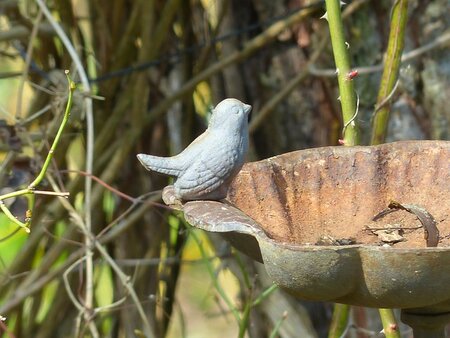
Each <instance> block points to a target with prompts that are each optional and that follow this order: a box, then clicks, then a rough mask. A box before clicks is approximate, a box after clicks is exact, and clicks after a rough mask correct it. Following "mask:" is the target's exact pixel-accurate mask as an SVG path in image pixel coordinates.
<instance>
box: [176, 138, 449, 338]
mask: <svg viewBox="0 0 450 338" xmlns="http://www.w3.org/2000/svg"><path fill="white" fill-rule="evenodd" d="M449 201H450V142H445V141H408V142H397V143H391V144H384V145H380V146H371V147H325V148H318V149H308V150H301V151H296V152H292V153H287V154H283V155H280V156H276V157H273V158H269V159H266V160H263V161H260V162H253V163H248V164H246V165H245V166H244V167H243V169H242V170H241V172H240V173H239V175H238V176H237V177H236V178H235V180H234V181H233V184H232V186H231V187H230V189H229V193H228V197H227V200H226V201H224V202H223V203H222V202H215V201H193V202H187V203H185V204H184V205H183V208H182V210H183V212H184V215H185V218H186V220H187V221H188V222H189V223H191V224H192V225H194V226H196V227H199V228H202V229H204V230H207V231H212V232H220V233H223V234H224V235H225V236H226V237H227V238H228V239H229V240H230V242H231V243H232V244H233V245H235V246H236V247H237V248H238V249H239V250H241V251H243V252H244V253H246V254H248V255H249V256H251V257H253V258H254V259H257V260H260V261H262V262H263V263H264V264H265V268H266V270H267V272H268V274H269V275H270V277H271V278H272V279H273V281H274V282H275V283H276V284H278V285H279V286H280V287H282V288H283V289H285V290H287V291H288V292H290V293H291V294H293V295H295V296H296V297H298V298H300V299H304V300H315V301H332V302H338V303H346V304H353V305H360V306H368V307H377V308H401V309H402V316H403V319H404V321H405V322H407V323H408V324H410V325H411V326H413V328H414V332H415V335H416V337H425V336H426V337H434V336H436V337H441V336H442V332H443V330H442V328H443V326H444V325H445V324H446V323H447V322H449V321H450V315H449V314H450V268H448V267H449V266H450V248H449V247H448V245H449V238H450V203H449ZM389 204H391V208H392V209H394V208H395V209H400V210H399V211H396V212H392V213H389V211H390V210H386V208H387V207H388V205H389ZM393 205H394V206H393ZM417 210H419V212H418V213H415V211H417ZM408 211H409V212H412V213H409V212H408ZM380 212H382V214H381V215H378V219H377V220H375V221H374V220H373V219H374V216H375V215H377V214H379V213H380ZM388 213H389V215H384V214H388ZM383 232H384V233H388V234H389V233H394V232H396V235H398V236H400V237H395V236H394V237H395V238H396V239H390V240H389V238H390V237H389V236H388V237H384V236H381V235H380V234H382V233H383ZM386 238H388V239H386ZM430 238H431V240H430ZM433 238H434V239H433ZM427 245H428V246H430V245H433V246H435V245H437V247H427ZM433 332H434V333H433ZM433 334H435V335H434V336H433ZM442 337H443V336H442Z"/></svg>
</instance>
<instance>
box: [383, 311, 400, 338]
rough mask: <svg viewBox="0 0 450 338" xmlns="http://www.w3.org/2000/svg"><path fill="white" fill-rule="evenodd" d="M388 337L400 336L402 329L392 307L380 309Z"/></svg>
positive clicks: (398, 337)
mask: <svg viewBox="0 0 450 338" xmlns="http://www.w3.org/2000/svg"><path fill="white" fill-rule="evenodd" d="M378 311H379V313H380V317H381V322H382V323H383V330H384V335H385V336H386V338H400V329H399V326H398V323H397V321H396V320H395V316H394V311H392V309H378Z"/></svg>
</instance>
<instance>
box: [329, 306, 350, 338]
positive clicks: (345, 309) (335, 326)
mask: <svg viewBox="0 0 450 338" xmlns="http://www.w3.org/2000/svg"><path fill="white" fill-rule="evenodd" d="M349 314H350V305H347V304H338V303H336V304H334V309H333V317H332V318H331V325H330V331H329V332H328V338H340V337H342V335H343V333H344V331H345V329H346V328H347V325H348V317H349Z"/></svg>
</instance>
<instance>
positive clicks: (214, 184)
mask: <svg viewBox="0 0 450 338" xmlns="http://www.w3.org/2000/svg"><path fill="white" fill-rule="evenodd" d="M251 109H252V107H251V106H250V105H248V104H245V103H242V102H241V101H239V100H237V99H225V100H223V101H222V102H220V103H219V104H218V105H217V106H216V107H215V108H214V110H213V113H212V116H211V119H210V122H209V125H208V129H206V131H205V132H204V133H203V134H201V135H200V136H199V137H197V138H196V139H195V140H194V141H193V142H192V143H191V144H190V145H189V146H188V147H187V148H186V149H184V150H183V151H182V152H181V153H179V154H178V155H176V156H172V157H158V156H152V155H146V154H138V155H137V158H138V160H139V161H140V162H141V163H142V165H143V166H144V167H145V168H146V169H147V170H151V171H156V172H158V173H162V174H166V175H170V176H173V177H174V178H175V182H174V184H173V186H168V187H166V188H165V189H164V191H163V200H164V202H165V203H166V204H178V203H179V202H181V201H190V200H220V199H223V198H225V197H226V194H227V190H228V186H229V185H230V183H231V181H232V180H233V178H234V176H235V175H236V174H237V173H238V172H239V170H240V169H241V168H242V165H243V164H244V157H245V155H246V153H247V149H248V117H249V113H250V111H251Z"/></svg>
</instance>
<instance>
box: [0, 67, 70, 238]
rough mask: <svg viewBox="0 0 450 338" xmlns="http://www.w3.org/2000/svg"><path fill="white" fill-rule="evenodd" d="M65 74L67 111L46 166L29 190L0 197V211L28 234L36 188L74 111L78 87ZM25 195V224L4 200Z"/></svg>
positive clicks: (45, 163) (67, 74)
mask: <svg viewBox="0 0 450 338" xmlns="http://www.w3.org/2000/svg"><path fill="white" fill-rule="evenodd" d="M65 73H66V76H67V81H68V83H69V97H68V99H67V105H66V110H65V112H64V117H63V120H62V121H61V125H60V126H59V129H58V132H57V133H56V136H55V139H54V140H53V144H52V146H51V147H50V150H49V151H48V154H47V157H46V159H45V162H44V164H43V165H42V169H41V171H40V172H39V174H38V176H37V177H36V178H35V179H34V180H33V182H31V183H30V185H29V186H28V187H27V188H25V189H21V190H17V191H13V192H10V193H8V194H4V195H0V209H1V210H2V211H3V212H4V213H5V215H6V216H7V217H8V218H9V219H10V220H11V221H12V222H14V223H15V224H17V225H18V226H19V227H21V228H23V229H24V230H25V231H26V232H28V233H29V232H30V225H31V213H32V210H33V207H34V199H35V194H34V190H35V188H36V186H38V185H39V183H41V182H42V180H43V179H44V177H45V174H46V172H47V169H48V167H49V165H50V163H51V161H52V159H53V154H54V152H55V150H56V147H57V146H58V143H59V140H60V139H61V135H62V133H63V130H64V128H65V126H66V124H67V121H68V120H69V117H70V111H71V109H72V101H73V100H72V99H73V92H74V91H75V89H76V85H75V82H73V81H72V79H71V78H70V76H69V71H68V70H66V71H65ZM24 195H25V196H27V198H28V210H27V215H26V219H25V222H21V221H19V220H18V219H17V218H16V217H15V216H14V215H13V214H12V213H11V212H10V211H9V209H8V208H7V207H6V205H5V203H4V202H3V200H5V199H8V198H13V197H18V196H24ZM64 195H66V194H64Z"/></svg>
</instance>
